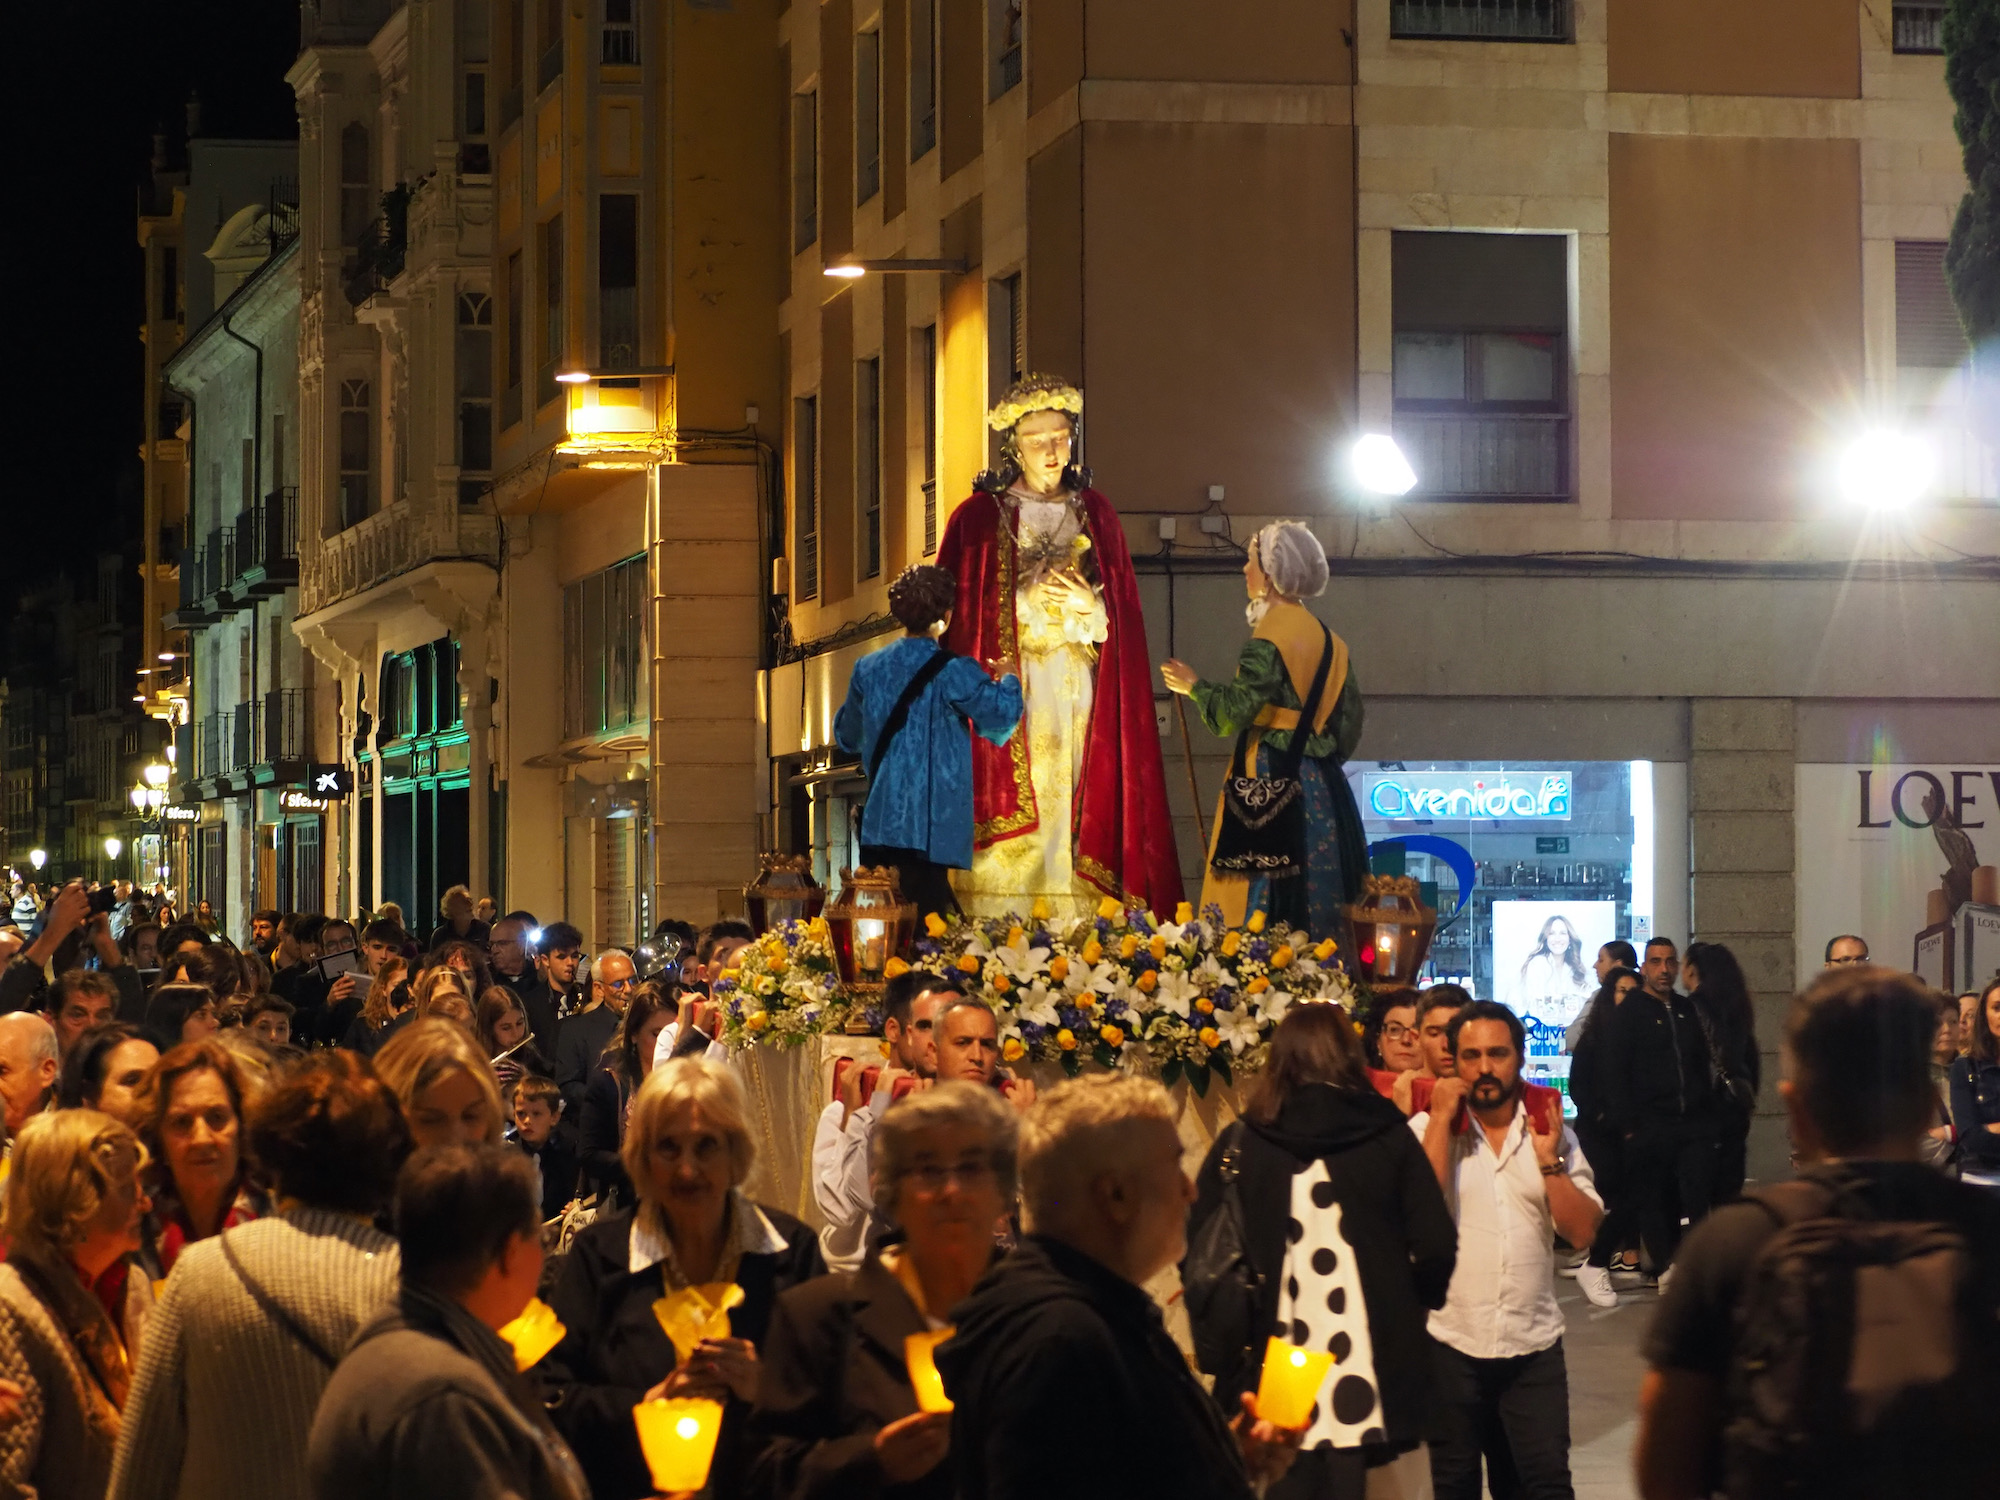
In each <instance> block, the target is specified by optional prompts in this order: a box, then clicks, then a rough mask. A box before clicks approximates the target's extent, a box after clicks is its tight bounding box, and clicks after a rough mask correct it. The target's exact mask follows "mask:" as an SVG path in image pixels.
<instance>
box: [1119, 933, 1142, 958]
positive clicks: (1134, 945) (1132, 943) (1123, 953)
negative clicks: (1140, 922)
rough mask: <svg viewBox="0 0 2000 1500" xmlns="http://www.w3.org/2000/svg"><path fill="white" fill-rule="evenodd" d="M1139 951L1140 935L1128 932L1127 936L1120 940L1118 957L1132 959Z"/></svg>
mask: <svg viewBox="0 0 2000 1500" xmlns="http://www.w3.org/2000/svg"><path fill="white" fill-rule="evenodd" d="M1138 951H1139V935H1138V934H1137V933H1135V932H1128V933H1126V934H1125V936H1124V937H1123V938H1121V939H1120V940H1119V943H1118V956H1119V957H1120V958H1130V957H1131V956H1132V955H1133V954H1135V953H1137V952H1138Z"/></svg>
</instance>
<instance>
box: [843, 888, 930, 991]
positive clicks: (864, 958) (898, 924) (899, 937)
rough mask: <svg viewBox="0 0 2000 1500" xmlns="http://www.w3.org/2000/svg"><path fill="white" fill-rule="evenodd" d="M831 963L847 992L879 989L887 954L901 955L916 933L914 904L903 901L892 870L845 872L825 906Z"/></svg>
mask: <svg viewBox="0 0 2000 1500" xmlns="http://www.w3.org/2000/svg"><path fill="white" fill-rule="evenodd" d="M826 925H827V930H828V932H830V933H831V934H832V937H833V963H834V967H835V968H836V969H837V970H839V972H840V982H841V984H843V985H844V986H846V987H847V988H848V989H850V990H859V991H862V992H864V993H879V992H880V991H881V989H882V985H883V982H884V980H885V979H886V978H887V976H886V975H885V974H884V973H883V970H884V969H885V968H887V967H888V963H889V960H890V959H892V958H902V957H905V956H906V955H907V952H908V949H909V946H910V942H911V939H912V938H914V937H915V936H916V927H917V903H916V902H914V901H905V900H904V899H903V892H902V889H901V887H900V886H899V885H898V884H897V881H896V872H895V870H894V869H893V868H891V867H889V866H887V865H884V866H880V867H877V868H862V869H856V870H849V871H847V872H846V873H845V874H844V875H842V876H841V883H840V894H839V895H838V896H836V897H835V898H834V899H833V901H832V902H830V903H829V904H828V906H827V908H826Z"/></svg>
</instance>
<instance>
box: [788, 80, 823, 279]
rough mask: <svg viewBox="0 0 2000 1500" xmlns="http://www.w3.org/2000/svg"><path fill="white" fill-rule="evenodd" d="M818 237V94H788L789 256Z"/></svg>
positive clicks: (808, 90)
mask: <svg viewBox="0 0 2000 1500" xmlns="http://www.w3.org/2000/svg"><path fill="white" fill-rule="evenodd" d="M818 238H819V95H818V94H816V93H815V92H813V90H811V89H807V90H806V91H805V92H804V93H802V94H794V95H792V254H794V255H798V254H801V253H803V252H804V251H805V250H807V249H809V248H810V247H811V245H812V243H813V241H815V240H817V239H818Z"/></svg>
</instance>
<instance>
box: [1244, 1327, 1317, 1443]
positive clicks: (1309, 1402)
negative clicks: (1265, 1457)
mask: <svg viewBox="0 0 2000 1500" xmlns="http://www.w3.org/2000/svg"><path fill="white" fill-rule="evenodd" d="M1332 1368H1333V1356H1332V1355H1331V1354H1328V1353H1326V1352H1325V1351H1324V1350H1314V1349H1300V1348H1298V1347H1297V1346H1295V1345H1292V1344H1287V1343H1285V1342H1283V1341H1282V1340H1280V1339H1272V1340H1271V1341H1270V1342H1269V1343H1267V1344H1266V1345H1265V1346H1264V1375H1263V1378H1262V1379H1260V1380H1259V1381H1258V1382H1257V1415H1258V1416H1259V1417H1261V1418H1262V1419H1263V1420H1264V1421H1266V1422H1270V1423H1272V1424H1273V1425H1275V1426H1278V1427H1290V1428H1300V1427H1304V1426H1305V1425H1306V1424H1307V1423H1308V1422H1309V1421H1311V1420H1312V1409H1313V1402H1314V1401H1316V1400H1318V1399H1319V1388H1320V1383H1321V1382H1322V1381H1324V1380H1325V1379H1326V1372H1327V1371H1328V1370H1331V1369H1332Z"/></svg>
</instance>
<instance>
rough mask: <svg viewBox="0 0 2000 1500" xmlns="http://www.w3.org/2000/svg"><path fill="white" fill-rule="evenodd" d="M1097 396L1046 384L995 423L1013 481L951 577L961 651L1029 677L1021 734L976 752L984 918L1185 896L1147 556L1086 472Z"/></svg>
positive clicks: (957, 558)
mask: <svg viewBox="0 0 2000 1500" xmlns="http://www.w3.org/2000/svg"><path fill="white" fill-rule="evenodd" d="M1082 414H1083V393H1082V392H1081V391H1079V390H1077V389H1076V388H1075V387H1074V386H1072V385H1070V384H1068V383H1067V382H1065V381H1062V380H1058V379H1055V378H1054V377H1052V376H1048V375H1030V376H1029V377H1027V379H1025V380H1023V381H1021V382H1020V383H1019V384H1017V385H1016V386H1014V388H1013V389H1012V390H1010V391H1008V392H1007V395H1006V397H1005V398H1004V399H1003V400H1002V401H1001V402H1000V404H999V405H998V406H996V407H994V408H993V411H992V412H991V414H990V415H989V416H988V418H987V420H988V422H989V423H990V424H991V425H992V427H993V429H994V431H996V432H999V433H1002V434H1004V441H1003V446H1002V457H1001V461H1000V466H999V468H998V469H997V470H991V471H988V472H986V473H984V474H981V475H980V476H979V478H978V479H977V480H976V481H975V488H974V490H973V492H972V495H971V496H970V498H968V499H967V500H965V501H964V502H962V503H961V504H960V505H959V507H958V508H957V509H956V510H955V511H953V512H952V516H951V520H950V521H949V522H948V523H947V524H946V526H945V533H944V537H943V539H942V540H941V541H940V542H939V543H938V556H937V560H938V565H939V566H940V567H943V568H947V569H949V570H950V571H951V573H952V574H953V575H954V576H955V577H956V578H957V580H958V608H957V609H956V611H954V613H953V615H952V621H951V628H950V630H949V632H948V633H947V634H946V636H945V645H946V646H947V648H949V649H950V650H952V651H955V652H958V653H959V654H961V655H965V656H971V657H973V658H975V659H977V660H978V661H979V662H981V663H982V664H983V665H985V666H986V667H987V669H988V670H989V671H991V672H993V673H994V674H995V675H996V676H998V675H1000V674H1002V673H1007V672H1013V673H1016V674H1018V675H1019V677H1020V679H1021V690H1022V696H1023V699H1024V704H1025V713H1024V715H1023V718H1022V724H1021V729H1020V731H1019V732H1018V733H1016V734H1015V735H1014V737H1013V738H1012V739H1010V740H1009V741H1008V742H1007V743H1006V744H1004V745H994V744H990V743H988V742H987V741H985V740H983V739H979V738H976V737H975V738H974V740H973V742H972V781H973V820H974V825H973V855H972V869H971V870H970V871H969V872H967V873H965V874H963V875H961V876H959V877H958V878H957V879H956V880H955V881H954V884H955V885H956V887H957V890H958V896H959V900H960V902H961V904H963V905H964V907H965V908H966V910H967V911H968V912H970V913H971V914H973V915H974V916H1001V915H1005V914H1006V913H1008V912H1019V913H1026V912H1028V911H1029V910H1030V908H1031V907H1032V906H1033V904H1034V902H1035V901H1036V900H1041V901H1044V902H1046V903H1047V904H1048V907H1049V909H1050V911H1051V912H1053V913H1054V914H1056V915H1058V916H1080V915H1086V914H1088V913H1089V912H1090V911H1092V910H1094V909H1095V908H1096V906H1097V904H1098V902H1099V901H1100V900H1101V899H1102V898H1103V897H1105V896H1115V897H1117V898H1119V899H1121V900H1125V901H1128V902H1132V903H1136V904H1141V905H1144V906H1147V907H1150V908H1151V909H1152V910H1153V911H1156V912H1159V913H1161V914H1163V915H1164V914H1166V913H1169V912H1171V911H1173V909H1174V907H1175V906H1176V905H1177V904H1178V903H1179V901H1180V899H1181V877H1180V861H1179V857H1178V855H1177V854H1176V852H1175V848H1174V834H1173V823H1172V821H1171V819H1170V818H1169V816H1168V813H1167V793H1166V775H1165V771H1164V769H1163V767H1162V765H1161V762H1160V737H1159V732H1158V730H1157V729H1156V728H1155V724H1154V718H1153V693H1152V684H1151V680H1150V673H1149V670H1148V664H1147V660H1146V627H1145V621H1144V620H1143V619H1142V618H1141V616H1140V613H1139V588H1138V583H1137V580H1136V579H1135V578H1134V577H1133V574H1132V555H1131V552H1130V551H1129V550H1128V549H1127V547H1126V545H1125V533H1124V531H1123V529H1122V528H1121V527H1120V526H1119V524H1118V513H1117V512H1116V511H1114V510H1113V509H1112V508H1111V502H1110V501H1109V500H1107V499H1105V498H1104V496H1102V495H1100V494H1099V493H1098V492H1097V491H1096V490H1094V489H1092V488H1091V487H1090V474H1089V471H1088V470H1086V469H1082V468H1079V467H1078V466H1077V464H1076V463H1075V453H1076V443H1077V429H1078V423H1079V421H1080V420H1081V417H1082Z"/></svg>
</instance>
